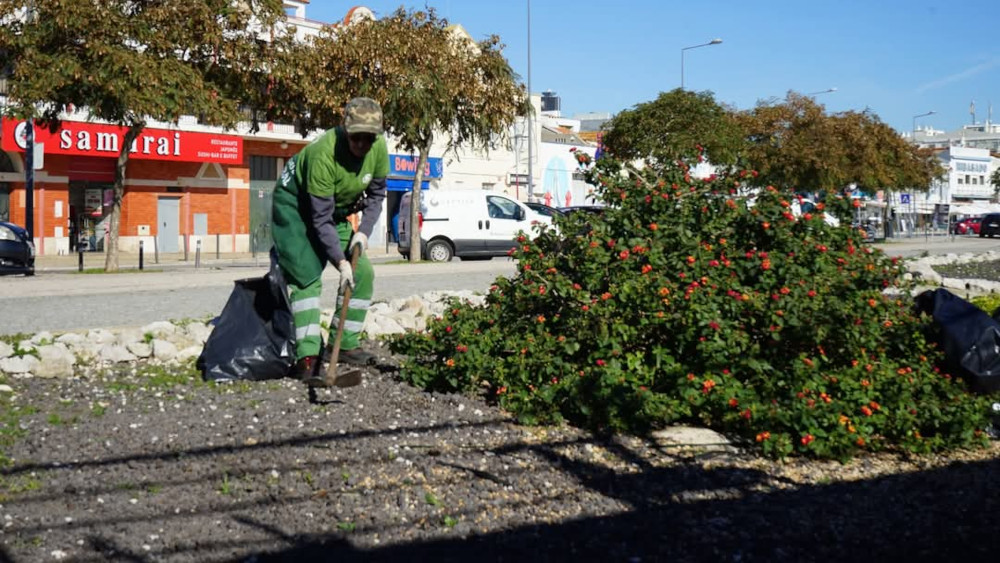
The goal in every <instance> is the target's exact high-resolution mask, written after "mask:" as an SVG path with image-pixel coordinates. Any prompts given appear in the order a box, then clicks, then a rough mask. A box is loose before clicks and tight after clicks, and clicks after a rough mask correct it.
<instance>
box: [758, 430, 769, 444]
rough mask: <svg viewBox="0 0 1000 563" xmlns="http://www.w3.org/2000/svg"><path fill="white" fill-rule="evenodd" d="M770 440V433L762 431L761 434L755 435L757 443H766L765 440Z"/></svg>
mask: <svg viewBox="0 0 1000 563" xmlns="http://www.w3.org/2000/svg"><path fill="white" fill-rule="evenodd" d="M770 439H771V433H770V432H767V431H764V432H761V433H759V434H757V441H758V442H764V441H767V440H770Z"/></svg>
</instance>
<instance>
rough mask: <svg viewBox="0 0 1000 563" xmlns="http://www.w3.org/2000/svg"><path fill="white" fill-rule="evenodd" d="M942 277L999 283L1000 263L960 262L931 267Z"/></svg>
mask: <svg viewBox="0 0 1000 563" xmlns="http://www.w3.org/2000/svg"><path fill="white" fill-rule="evenodd" d="M933 268H934V271H935V272H937V273H939V274H941V275H942V276H945V277H949V278H958V279H974V280H988V281H995V282H1000V262H998V261H996V260H993V261H990V262H962V263H960V264H941V265H936V266H933Z"/></svg>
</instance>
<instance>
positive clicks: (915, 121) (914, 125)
mask: <svg viewBox="0 0 1000 563" xmlns="http://www.w3.org/2000/svg"><path fill="white" fill-rule="evenodd" d="M935 113H937V112H936V111H934V110H931V111H929V112H927V113H921V114H920V115H914V116H913V129H912V133H913V138H914V139H916V137H917V118H918V117H927V116H928V115H934V114H935Z"/></svg>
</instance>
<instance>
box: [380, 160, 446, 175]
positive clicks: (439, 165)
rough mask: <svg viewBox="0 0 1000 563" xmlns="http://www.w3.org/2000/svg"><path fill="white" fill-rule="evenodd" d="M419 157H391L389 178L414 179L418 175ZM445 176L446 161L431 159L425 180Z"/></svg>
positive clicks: (425, 170)
mask: <svg viewBox="0 0 1000 563" xmlns="http://www.w3.org/2000/svg"><path fill="white" fill-rule="evenodd" d="M419 160H420V157H418V156H407V155H403V154H390V155H389V176H392V177H394V178H413V177H414V176H416V175H417V161H419ZM443 174H444V161H443V160H441V159H440V158H435V157H429V158H428V159H427V165H426V166H424V179H425V180H426V179H428V178H430V179H433V178H440V177H441V176H442V175H443Z"/></svg>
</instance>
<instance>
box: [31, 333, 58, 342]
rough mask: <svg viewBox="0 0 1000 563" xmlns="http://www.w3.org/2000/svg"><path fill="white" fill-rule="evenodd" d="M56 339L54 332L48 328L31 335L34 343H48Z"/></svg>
mask: <svg viewBox="0 0 1000 563" xmlns="http://www.w3.org/2000/svg"><path fill="white" fill-rule="evenodd" d="M54 340H55V337H53V336H52V333H51V332H49V331H47V330H43V331H42V332H38V333H35V335H34V336H32V337H31V343H32V344H48V343H51V342H53V341H54Z"/></svg>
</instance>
